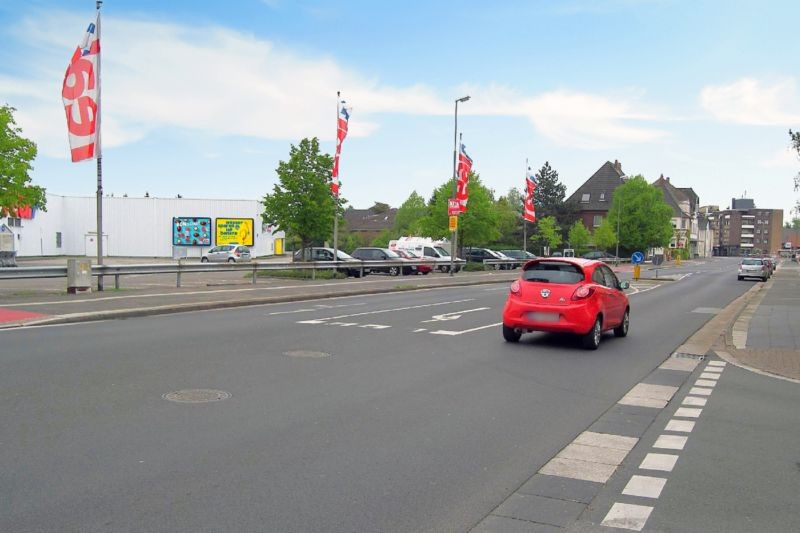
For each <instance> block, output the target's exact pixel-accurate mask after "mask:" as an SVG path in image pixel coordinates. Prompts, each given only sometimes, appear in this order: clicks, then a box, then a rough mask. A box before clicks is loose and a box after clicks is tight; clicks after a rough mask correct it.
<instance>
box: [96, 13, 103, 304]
mask: <svg viewBox="0 0 800 533" xmlns="http://www.w3.org/2000/svg"><path fill="white" fill-rule="evenodd" d="M102 6H103V0H96V3H95V7H96V8H97V42H98V43H99V46H102V41H101V40H100V8H101V7H102ZM101 61H102V53H101V50H100V49H99V48H98V50H97V80H96V81H97V110H96V113H97V116H96V118H95V122H96V128H97V141H96V143H95V144H96V145H95V150H97V264H98V265H102V264H103V152H102V151H101V142H100V139H101V136H100V117H101V113H100V106H101V102H100V88H101V87H102V84H101V83H100V63H101ZM97 290H98V291H102V290H103V276H102V275H100V276H97Z"/></svg>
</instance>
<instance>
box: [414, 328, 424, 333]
mask: <svg viewBox="0 0 800 533" xmlns="http://www.w3.org/2000/svg"><path fill="white" fill-rule="evenodd" d="M423 331H428V328H417V329H415V330H414V331H413V332H412V333H421V332H423Z"/></svg>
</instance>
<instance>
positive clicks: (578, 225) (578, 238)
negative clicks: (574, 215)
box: [569, 220, 592, 255]
mask: <svg viewBox="0 0 800 533" xmlns="http://www.w3.org/2000/svg"><path fill="white" fill-rule="evenodd" d="M591 238H592V234H591V233H590V232H589V230H588V229H586V226H584V225H583V221H581V220H576V221H575V223H574V224H573V225H572V227H571V228H569V245H570V246H571V247H572V248H574V249H575V252H576V254H578V255H580V254H582V253H585V252H586V250H587V245H588V244H589V240H591Z"/></svg>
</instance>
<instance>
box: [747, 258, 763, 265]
mask: <svg viewBox="0 0 800 533" xmlns="http://www.w3.org/2000/svg"><path fill="white" fill-rule="evenodd" d="M742 264H743V265H760V264H761V259H742Z"/></svg>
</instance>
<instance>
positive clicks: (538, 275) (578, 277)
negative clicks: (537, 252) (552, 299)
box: [522, 261, 583, 284]
mask: <svg viewBox="0 0 800 533" xmlns="http://www.w3.org/2000/svg"><path fill="white" fill-rule="evenodd" d="M522 279H524V280H525V281H536V282H539V283H565V284H573V283H579V282H581V281H583V270H581V268H580V267H579V266H577V265H573V264H571V263H561V262H559V261H540V262H538V263H533V264H529V265H528V266H527V267H525V271H524V272H523V273H522Z"/></svg>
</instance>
